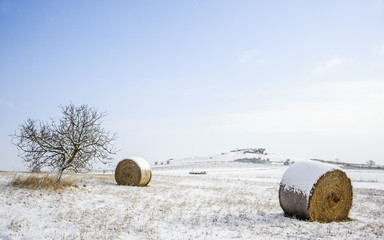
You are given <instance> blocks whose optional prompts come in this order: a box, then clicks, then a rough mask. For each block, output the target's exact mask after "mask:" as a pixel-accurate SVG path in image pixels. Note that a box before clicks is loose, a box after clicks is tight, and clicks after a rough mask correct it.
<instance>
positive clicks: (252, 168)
mask: <svg viewBox="0 0 384 240" xmlns="http://www.w3.org/2000/svg"><path fill="white" fill-rule="evenodd" d="M195 166H199V167H202V168H203V169H204V170H207V172H208V173H207V174H206V175H189V174H188V172H189V171H190V170H192V169H191V167H195ZM286 168H287V167H285V166H282V165H281V164H280V165H278V164H265V165H263V164H245V163H229V162H227V163H221V164H220V163H217V162H216V163H211V164H208V165H207V164H195V165H194V164H190V165H179V166H172V165H170V166H168V167H165V166H163V167H159V166H157V167H154V168H153V178H152V181H151V182H150V183H149V185H148V187H128V186H118V185H116V183H115V180H114V177H113V175H91V174H88V175H85V174H83V175H80V174H78V175H70V174H66V175H64V177H65V178H76V179H77V182H78V185H79V187H77V188H75V187H71V188H67V189H64V190H60V191H57V192H54V191H47V190H31V189H20V188H15V187H12V186H9V182H10V181H12V179H14V178H15V176H16V175H18V176H20V175H23V173H12V172H0V192H1V195H0V239H5V240H7V239H383V238H384V220H383V219H384V211H383V205H384V171H378V170H376V171H368V170H347V171H346V172H347V175H348V176H349V177H350V178H351V179H352V181H353V186H354V199H353V206H352V209H351V211H350V217H351V218H352V219H353V220H352V221H349V222H340V223H335V222H334V223H328V224H321V223H317V222H306V221H300V220H296V219H291V218H286V217H284V215H283V211H282V209H281V207H280V205H279V200H278V189H279V182H280V180H281V177H282V175H283V174H284V171H285V170H286Z"/></svg>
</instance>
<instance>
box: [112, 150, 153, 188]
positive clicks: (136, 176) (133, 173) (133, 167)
mask: <svg viewBox="0 0 384 240" xmlns="http://www.w3.org/2000/svg"><path fill="white" fill-rule="evenodd" d="M151 178H152V171H151V167H150V166H149V164H148V162H147V161H146V160H145V159H144V158H140V157H131V158H127V159H124V160H122V161H120V162H119V163H118V164H117V166H116V170H115V180H116V182H117V184H119V185H128V186H140V187H143V186H146V185H148V183H149V182H150V181H151Z"/></svg>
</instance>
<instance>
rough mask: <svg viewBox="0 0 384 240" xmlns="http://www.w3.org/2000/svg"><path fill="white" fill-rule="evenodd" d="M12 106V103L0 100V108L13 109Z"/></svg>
mask: <svg viewBox="0 0 384 240" xmlns="http://www.w3.org/2000/svg"><path fill="white" fill-rule="evenodd" d="M14 105H15V104H14V103H13V102H10V101H5V100H3V99H1V98H0V106H3V107H6V108H13V107H14Z"/></svg>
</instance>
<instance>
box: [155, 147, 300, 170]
mask: <svg viewBox="0 0 384 240" xmlns="http://www.w3.org/2000/svg"><path fill="white" fill-rule="evenodd" d="M287 160H288V162H290V163H292V162H294V161H300V160H303V159H297V158H290V157H284V156H281V155H278V154H275V153H267V152H266V150H265V148H243V149H235V150H231V151H229V152H222V153H220V154H214V155H208V156H195V157H186V158H171V159H168V160H166V161H162V162H154V163H151V165H152V166H154V167H157V166H158V167H160V166H166V165H169V166H181V165H191V164H203V163H206V164H208V163H229V162H238V163H255V164H284V163H285V162H287Z"/></svg>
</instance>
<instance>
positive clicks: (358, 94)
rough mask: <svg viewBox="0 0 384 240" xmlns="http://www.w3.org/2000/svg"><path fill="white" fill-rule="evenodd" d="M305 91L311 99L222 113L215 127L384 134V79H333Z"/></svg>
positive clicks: (248, 130)
mask: <svg viewBox="0 0 384 240" xmlns="http://www.w3.org/2000/svg"><path fill="white" fill-rule="evenodd" d="M303 91H305V92H306V94H307V96H308V97H307V101H303V100H299V101H296V102H289V103H286V102H284V101H282V102H281V103H280V104H279V105H278V106H279V107H278V108H275V109H270V110H267V111H255V112H245V113H235V114H229V115H226V116H220V117H217V118H213V119H211V122H212V125H213V126H212V127H214V128H216V130H217V131H221V132H225V133H230V134H242V133H319V134H351V133H352V134H382V135H383V134H384V128H382V123H383V122H384V109H383V108H382V106H383V104H384V95H383V94H382V92H383V91H384V80H377V81H359V82H342V83H330V84H324V85H320V86H312V87H308V88H307V89H298V90H297V93H298V94H299V93H301V92H303ZM311 95H313V99H312V98H311ZM308 99H309V100H308Z"/></svg>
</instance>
